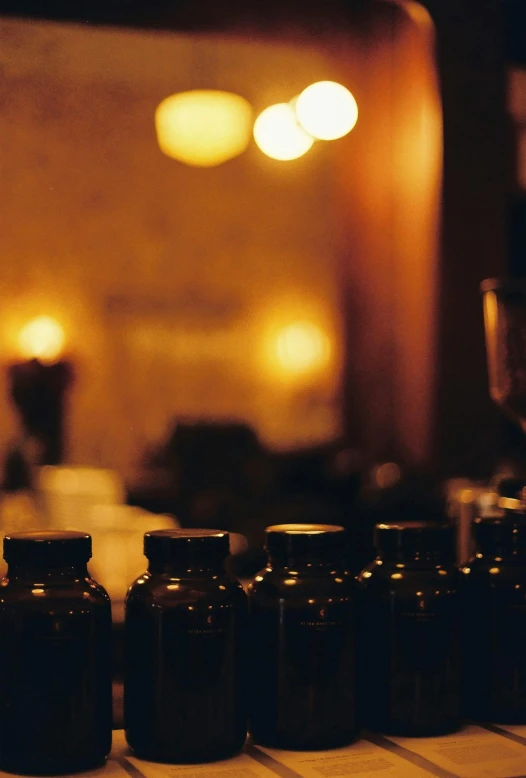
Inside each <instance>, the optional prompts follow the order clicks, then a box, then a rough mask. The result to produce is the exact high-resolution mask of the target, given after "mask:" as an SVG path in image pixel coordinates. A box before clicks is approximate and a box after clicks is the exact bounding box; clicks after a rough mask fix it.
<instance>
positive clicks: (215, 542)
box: [144, 529, 230, 567]
mask: <svg viewBox="0 0 526 778" xmlns="http://www.w3.org/2000/svg"><path fill="white" fill-rule="evenodd" d="M229 553H230V542H229V536H228V532H223V531H222V530H219V529H157V530H152V531H151V532H146V533H145V535H144V555H145V556H146V557H148V559H149V560H151V561H153V562H161V563H162V562H166V563H177V564H181V566H182V567H184V566H187V567H199V566H200V565H202V564H206V563H210V562H221V561H222V560H223V559H226V557H227V556H228V555H229Z"/></svg>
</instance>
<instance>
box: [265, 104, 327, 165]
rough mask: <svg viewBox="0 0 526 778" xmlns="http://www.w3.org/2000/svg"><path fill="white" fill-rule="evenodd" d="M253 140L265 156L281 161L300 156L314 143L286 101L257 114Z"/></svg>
mask: <svg viewBox="0 0 526 778" xmlns="http://www.w3.org/2000/svg"><path fill="white" fill-rule="evenodd" d="M254 140H255V141H256V143H257V145H258V146H259V148H260V149H261V151H262V152H263V153H264V154H266V155H267V157H271V158H272V159H279V160H281V161H283V162H285V161H288V160H291V159H297V158H298V157H302V156H303V154H306V153H307V151H308V150H309V149H310V147H311V146H312V144H313V143H314V139H313V138H312V137H311V136H310V135H308V134H307V133H306V132H304V130H302V129H301V127H300V126H299V124H298V122H297V120H296V114H295V112H294V109H293V108H292V107H291V106H290V105H288V104H287V103H277V104H276V105H271V106H270V107H269V108H265V110H264V111H262V113H260V114H259V116H258V118H257V119H256V121H255V123H254Z"/></svg>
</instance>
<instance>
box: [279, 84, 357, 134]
mask: <svg viewBox="0 0 526 778" xmlns="http://www.w3.org/2000/svg"><path fill="white" fill-rule="evenodd" d="M294 107H295V110H296V116H297V117H298V121H299V123H300V125H301V126H302V127H303V129H304V130H305V132H308V133H309V135H312V136H313V137H314V138H318V139H319V140H336V138H343V136H344V135H347V133H348V132H350V131H351V130H352V128H353V127H354V125H355V124H356V121H357V119H358V106H357V104H356V100H355V99H354V97H353V96H352V94H351V93H350V92H349V90H348V89H346V88H345V87H344V86H342V85H341V84H337V83H336V82H335V81H318V82H316V83H315V84H311V85H310V86H308V87H307V88H306V89H304V90H303V92H302V93H301V94H300V95H299V97H298V98H297V99H296V101H295V106H294Z"/></svg>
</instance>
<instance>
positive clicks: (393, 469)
mask: <svg viewBox="0 0 526 778" xmlns="http://www.w3.org/2000/svg"><path fill="white" fill-rule="evenodd" d="M401 475H402V473H401V470H400V468H399V467H398V465H397V464H396V462H384V464H383V465H380V466H379V467H378V468H377V470H376V473H375V481H376V483H377V485H378V486H379V487H380V489H390V488H392V487H393V486H395V485H396V484H397V483H398V481H399V480H400V477H401Z"/></svg>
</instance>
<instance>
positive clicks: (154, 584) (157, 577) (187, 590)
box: [126, 572, 247, 608]
mask: <svg viewBox="0 0 526 778" xmlns="http://www.w3.org/2000/svg"><path fill="white" fill-rule="evenodd" d="M246 599H247V598H246V594H245V592H244V590H243V587H242V586H241V584H240V583H239V582H238V581H236V580H235V579H233V578H231V577H230V576H228V575H226V574H223V575H216V576H209V577H190V576H188V577H176V576H171V575H165V574H152V573H150V572H145V573H143V574H142V575H140V576H139V577H138V578H137V579H136V580H135V581H134V582H133V583H132V584H131V586H130V588H129V589H128V593H127V595H126V607H127V608H130V607H133V606H134V605H135V604H141V603H145V604H156V605H159V606H163V605H164V606H166V607H171V606H173V607H175V606H177V605H186V604H188V603H199V602H205V601H206V602H207V603H209V602H218V603H220V602H227V601H229V602H233V603H234V604H236V603H237V604H239V605H240V606H242V605H243V604H244V603H246Z"/></svg>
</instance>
